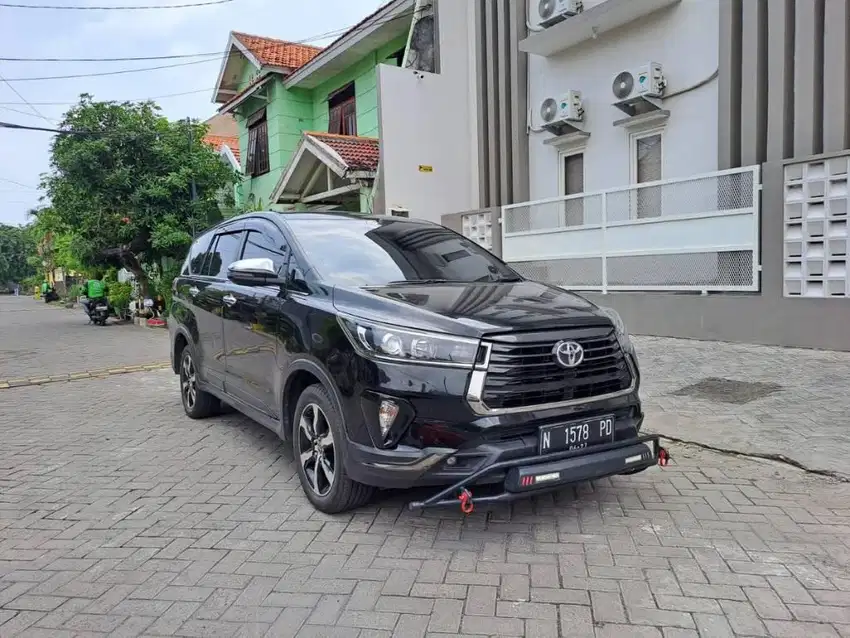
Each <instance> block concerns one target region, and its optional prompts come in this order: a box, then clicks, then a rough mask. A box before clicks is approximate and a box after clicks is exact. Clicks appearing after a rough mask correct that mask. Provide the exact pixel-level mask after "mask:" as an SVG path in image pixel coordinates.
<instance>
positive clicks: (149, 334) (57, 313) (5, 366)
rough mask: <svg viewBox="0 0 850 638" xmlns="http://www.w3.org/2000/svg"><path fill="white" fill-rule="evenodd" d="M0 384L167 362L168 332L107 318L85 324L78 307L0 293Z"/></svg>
mask: <svg viewBox="0 0 850 638" xmlns="http://www.w3.org/2000/svg"><path fill="white" fill-rule="evenodd" d="M0 334H1V335H2V339H0V383H2V384H9V385H22V384H27V385H28V384H29V383H30V382H31V381H32V380H35V381H38V382H40V383H44V382H49V381H50V379H51V378H54V379H56V378H62V377H68V376H69V375H78V374H85V373H89V372H90V371H91V372H96V373H97V372H103V371H107V370H114V369H119V368H124V367H128V366H129V367H132V366H138V365H150V364H157V363H163V362H167V361H168V358H169V347H168V331H167V330H163V329H162V328H142V327H139V326H136V325H133V324H127V323H116V322H115V321H114V319H113V320H110V321H109V323H108V324H107V325H106V326H94V325H90V324H88V318H87V317H86V316H85V313H84V312H83V310H82V308H76V309H73V310H67V309H64V308H58V307H55V306H53V305H47V304H45V303H44V302H36V301H34V300H33V299H32V298H30V297H12V296H0Z"/></svg>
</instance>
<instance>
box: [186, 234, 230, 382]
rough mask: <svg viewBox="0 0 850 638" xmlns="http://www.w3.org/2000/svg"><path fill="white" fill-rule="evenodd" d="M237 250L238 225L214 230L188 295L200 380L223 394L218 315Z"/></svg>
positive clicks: (222, 363)
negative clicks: (194, 314)
mask: <svg viewBox="0 0 850 638" xmlns="http://www.w3.org/2000/svg"><path fill="white" fill-rule="evenodd" d="M241 250H242V224H241V223H238V224H233V225H230V226H226V227H224V228H221V229H219V230H217V232H216V234H215V237H213V240H212V243H211V244H210V247H209V250H208V251H207V255H206V258H205V259H204V266H203V270H202V272H201V276H200V277H199V278H198V279H197V282H196V284H195V288H194V290H190V291H189V292H190V294H192V295H193V297H194V299H195V307H196V308H197V309H198V312H197V320H198V333H199V335H200V347H199V348H198V350H197V351H196V356H197V358H198V366H199V369H200V370H201V376H202V377H203V379H204V380H205V381H206V382H207V383H208V384H210V386H212V387H213V388H216V389H218V390H226V388H225V385H224V376H225V372H224V371H225V351H224V348H225V343H224V333H223V326H222V311H223V308H224V296H225V295H226V294H227V268H228V266H230V264H232V263H233V262H234V261H236V260H237V259H238V255H239V252H240V251H241Z"/></svg>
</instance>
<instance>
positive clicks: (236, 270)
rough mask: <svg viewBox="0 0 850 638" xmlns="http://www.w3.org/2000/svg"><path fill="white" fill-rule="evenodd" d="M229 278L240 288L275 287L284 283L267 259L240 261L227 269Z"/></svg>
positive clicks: (271, 262)
mask: <svg viewBox="0 0 850 638" xmlns="http://www.w3.org/2000/svg"><path fill="white" fill-rule="evenodd" d="M227 278H228V279H229V280H230V281H232V282H233V283H235V284H238V285H240V286H274V285H278V284H282V283H284V282H283V280H282V279H281V278H280V277H279V276H278V274H277V270H276V269H275V267H274V262H273V261H272V260H271V259H268V258H267V257H258V258H255V259H240V260H239V261H234V262H233V263H232V264H230V266H229V267H228V269H227Z"/></svg>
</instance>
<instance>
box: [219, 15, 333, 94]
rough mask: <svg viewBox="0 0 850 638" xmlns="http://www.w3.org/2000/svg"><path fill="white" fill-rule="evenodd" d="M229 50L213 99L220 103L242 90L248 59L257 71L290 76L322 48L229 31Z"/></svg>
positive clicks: (222, 64) (222, 65)
mask: <svg viewBox="0 0 850 638" xmlns="http://www.w3.org/2000/svg"><path fill="white" fill-rule="evenodd" d="M226 50H227V53H226V55H225V56H224V59H223V60H222V62H221V69H220V70H219V72H218V79H217V80H216V83H215V90H214V91H215V92H214V94H213V102H217V103H222V102H227V101H228V100H230V99H232V98H233V96H234V95H235V94H236V93H237V91H238V90H239V86H238V85H239V83H240V80H241V79H242V77H243V76H242V69H243V68H244V61H245V60H247V61H248V63H249V64H251V65H253V66H254V68H256V69H257V70H258V71H260V70H262V71H266V72H273V73H283V74H285V75H289V74H290V73H292V72H293V71H295V70H296V69H298V68H299V67H301V66H303V65H304V64H306V63H307V62H309V61H310V60H312V59H313V58H314V57H316V56H317V55H318V54H319V53H320V52H321V51H322V49H321V48H320V47H314V46H311V45H309V44H298V43H296V42H287V41H286V40H278V39H277V38H266V37H263V36H258V35H251V34H248V33H241V32H238V31H231V32H230V36H229V38H228V41H227V47H226Z"/></svg>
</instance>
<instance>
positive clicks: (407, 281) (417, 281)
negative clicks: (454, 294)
mask: <svg viewBox="0 0 850 638" xmlns="http://www.w3.org/2000/svg"><path fill="white" fill-rule="evenodd" d="M453 283H463V282H456V281H450V280H448V279H399V280H398V281H388V282H387V286H404V285H406V284H453Z"/></svg>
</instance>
